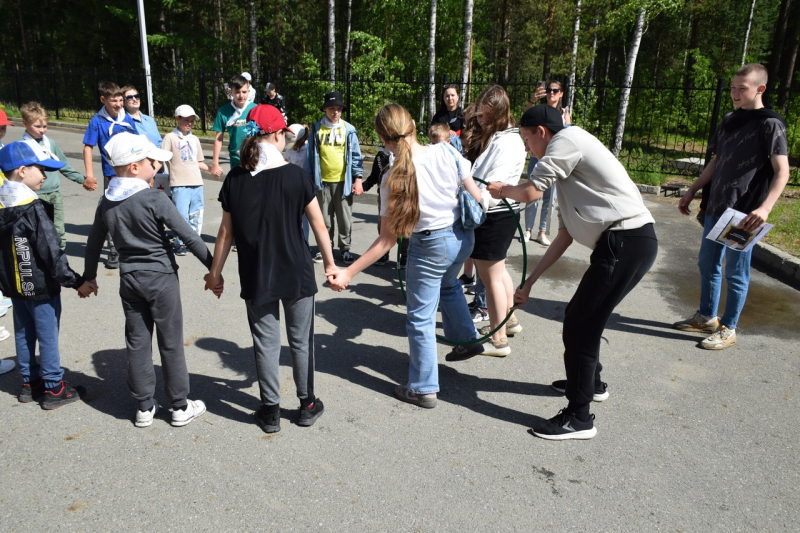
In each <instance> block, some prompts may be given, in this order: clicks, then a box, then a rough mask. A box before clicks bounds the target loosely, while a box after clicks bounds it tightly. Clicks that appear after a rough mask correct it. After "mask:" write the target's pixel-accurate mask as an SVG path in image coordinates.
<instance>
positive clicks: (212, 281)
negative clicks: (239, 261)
mask: <svg viewBox="0 0 800 533" xmlns="http://www.w3.org/2000/svg"><path fill="white" fill-rule="evenodd" d="M203 279H204V280H205V282H206V286H205V289H204V290H207V291H208V290H210V291H211V292H212V293H214V296H216V297H217V299H219V297H220V296H222V292H223V291H224V290H225V280H224V279H223V278H222V276H219V278H217V277H215V276H213V275H212V274H211V272H209V273H208V274H206V275H205V276H204V277H203Z"/></svg>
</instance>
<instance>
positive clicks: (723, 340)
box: [700, 326, 736, 350]
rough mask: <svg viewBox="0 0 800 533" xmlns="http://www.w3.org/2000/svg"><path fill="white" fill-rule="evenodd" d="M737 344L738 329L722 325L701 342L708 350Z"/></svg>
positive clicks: (721, 348)
mask: <svg viewBox="0 0 800 533" xmlns="http://www.w3.org/2000/svg"><path fill="white" fill-rule="evenodd" d="M734 344H736V330H735V329H728V328H726V327H725V326H720V327H719V329H718V330H717V331H715V332H714V333H713V334H712V335H711V336H710V337H709V338H707V339H705V340H704V341H703V342H701V343H700V346H702V347H703V348H705V349H706V350H724V349H725V348H730V347H731V346H733V345H734Z"/></svg>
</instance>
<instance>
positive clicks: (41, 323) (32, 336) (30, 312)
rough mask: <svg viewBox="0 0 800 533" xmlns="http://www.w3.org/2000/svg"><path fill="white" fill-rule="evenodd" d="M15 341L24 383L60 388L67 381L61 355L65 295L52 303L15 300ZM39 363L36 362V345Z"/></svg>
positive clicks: (51, 299) (55, 298)
mask: <svg viewBox="0 0 800 533" xmlns="http://www.w3.org/2000/svg"><path fill="white" fill-rule="evenodd" d="M13 301H14V307H13V309H14V330H15V333H14V340H15V341H16V344H17V364H18V365H19V373H20V374H21V375H22V381H23V383H30V382H31V381H35V380H36V379H37V378H38V377H40V376H41V378H42V379H43V380H44V386H45V387H49V388H53V387H57V386H58V384H59V383H60V382H61V378H62V377H64V370H63V369H62V368H61V355H60V354H59V352H58V328H59V325H60V323H61V295H58V296H54V297H53V298H50V299H49V300H19V299H16V298H14V300H13ZM37 340H38V341H39V362H38V363H37V362H36V341H37Z"/></svg>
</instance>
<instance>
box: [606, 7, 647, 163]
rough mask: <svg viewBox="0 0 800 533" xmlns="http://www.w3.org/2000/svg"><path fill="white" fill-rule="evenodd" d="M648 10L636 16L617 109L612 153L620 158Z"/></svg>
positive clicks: (640, 11)
mask: <svg viewBox="0 0 800 533" xmlns="http://www.w3.org/2000/svg"><path fill="white" fill-rule="evenodd" d="M646 16H647V10H645V9H640V10H639V13H638V15H636V24H635V25H634V27H633V39H632V41H631V48H630V50H629V51H628V59H627V61H626V62H625V82H624V85H623V87H622V91H621V92H620V97H619V108H618V109H617V124H616V126H615V127H614V140H613V141H612V143H611V153H612V154H614V156H615V157H619V153H620V152H621V151H622V135H623V134H624V133H625V117H626V116H627V114H628V100H629V99H630V95H631V85H633V73H634V71H635V69H636V56H637V55H638V54H639V45H640V44H641V43H642V34H643V33H644V20H645V17H646Z"/></svg>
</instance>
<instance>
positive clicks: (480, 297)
mask: <svg viewBox="0 0 800 533" xmlns="http://www.w3.org/2000/svg"><path fill="white" fill-rule="evenodd" d="M472 304H473V305H474V306H475V307H480V308H481V309H486V308H487V307H489V306H488V305H487V304H486V285H484V284H483V280H482V279H481V275H480V274H479V273H478V265H475V298H474V299H473V300H472Z"/></svg>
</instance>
